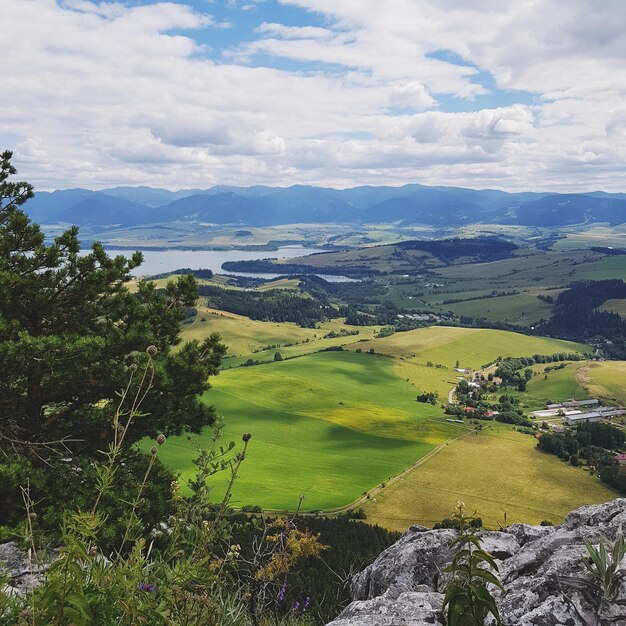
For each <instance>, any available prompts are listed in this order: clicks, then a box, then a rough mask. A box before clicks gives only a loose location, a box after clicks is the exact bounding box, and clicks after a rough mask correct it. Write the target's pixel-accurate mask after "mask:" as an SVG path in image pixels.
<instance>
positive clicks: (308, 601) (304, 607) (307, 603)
mask: <svg viewBox="0 0 626 626" xmlns="http://www.w3.org/2000/svg"><path fill="white" fill-rule="evenodd" d="M309 604H311V598H309V596H307V597H306V600H305V601H304V606H303V607H302V610H303V611H306V610H307V607H308V606H309Z"/></svg>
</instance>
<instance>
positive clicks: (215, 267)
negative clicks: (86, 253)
mask: <svg viewBox="0 0 626 626" xmlns="http://www.w3.org/2000/svg"><path fill="white" fill-rule="evenodd" d="M138 249H139V250H141V248H138ZM106 251H107V253H108V254H109V255H118V254H121V255H123V256H125V257H129V256H130V255H131V254H132V253H133V251H132V250H118V249H116V248H107V249H106ZM141 252H142V254H143V263H142V264H141V265H140V266H139V267H138V268H137V269H136V270H134V272H133V273H134V274H135V275H136V276H153V275H154V274H164V273H166V272H171V271H173V270H177V269H180V268H183V267H189V268H191V269H199V268H203V269H209V270H212V271H213V272H215V273H216V274H224V273H228V274H231V275H233V276H250V277H253V278H267V279H271V278H277V277H278V276H285V273H283V274H265V273H263V274H261V273H259V274H254V273H249V272H224V270H222V263H225V262H226V261H256V260H259V259H268V258H273V259H292V258H294V257H298V256H304V255H307V254H313V253H315V252H324V250H320V249H318V248H304V247H302V246H284V247H282V248H278V250H141ZM316 276H319V277H321V278H324V279H325V280H327V281H329V282H334V283H341V282H352V281H353V280H354V279H352V278H348V277H347V276H331V275H328V274H316Z"/></svg>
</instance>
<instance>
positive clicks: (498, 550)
mask: <svg viewBox="0 0 626 626" xmlns="http://www.w3.org/2000/svg"><path fill="white" fill-rule="evenodd" d="M479 536H480V538H481V539H482V546H483V548H484V549H485V550H486V551H487V552H489V554H491V556H492V557H493V558H494V559H498V560H500V561H503V560H504V559H508V558H509V557H511V556H513V555H514V554H516V553H517V552H519V549H520V545H519V543H518V542H517V539H516V538H515V537H514V536H513V535H508V534H507V533H498V532H492V531H483V532H481V533H479Z"/></svg>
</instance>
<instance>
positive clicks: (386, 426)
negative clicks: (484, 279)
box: [160, 309, 585, 510]
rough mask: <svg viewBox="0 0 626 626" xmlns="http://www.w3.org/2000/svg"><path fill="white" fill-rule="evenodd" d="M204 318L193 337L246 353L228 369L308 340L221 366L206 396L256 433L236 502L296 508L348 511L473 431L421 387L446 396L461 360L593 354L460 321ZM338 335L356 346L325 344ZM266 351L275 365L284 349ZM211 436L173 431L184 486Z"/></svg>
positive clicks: (235, 434) (171, 454)
mask: <svg viewBox="0 0 626 626" xmlns="http://www.w3.org/2000/svg"><path fill="white" fill-rule="evenodd" d="M199 316H200V319H202V318H204V320H205V321H204V322H201V321H199V322H197V323H196V324H195V325H194V324H192V325H189V326H188V327H187V328H186V329H185V331H184V336H185V338H192V337H194V338H201V337H202V336H204V335H206V334H207V333H210V332H215V331H219V332H221V333H222V334H223V336H224V339H225V341H226V342H227V343H230V344H231V345H232V346H233V350H234V351H236V352H237V353H238V354H239V356H238V357H237V358H233V359H227V360H226V361H225V367H227V368H228V367H229V366H230V364H231V361H234V362H235V363H234V364H237V363H240V362H241V361H242V360H244V359H245V358H246V357H247V356H248V355H253V356H254V358H255V359H256V358H259V355H263V352H254V350H256V349H258V346H261V345H262V344H263V343H264V342H265V341H268V342H276V343H280V342H285V341H287V342H293V341H294V340H296V341H298V340H299V341H303V340H304V341H305V342H304V343H295V344H294V345H292V346H287V347H284V348H283V347H281V348H280V351H281V354H282V355H283V357H284V358H286V359H287V360H283V361H281V362H271V363H267V364H263V365H257V366H253V367H234V368H231V369H226V370H224V371H222V373H221V374H220V375H219V376H218V377H217V378H216V379H215V381H214V383H213V384H214V388H213V389H212V390H211V391H210V392H209V393H208V394H207V395H206V401H207V402H210V403H211V404H213V405H214V406H215V407H216V409H217V411H218V414H219V415H220V416H221V417H222V418H223V420H224V433H223V434H224V437H223V439H224V440H225V441H229V440H239V439H240V437H241V434H242V433H243V432H251V433H252V435H253V440H252V443H251V447H250V454H249V458H248V459H247V461H246V463H245V464H244V465H243V467H242V469H241V474H240V477H239V479H238V481H237V486H236V492H235V500H236V502H235V504H238V505H247V504H258V505H261V506H263V507H264V508H267V509H293V508H294V507H295V506H296V505H297V501H298V497H299V496H300V495H304V496H305V500H304V502H303V507H304V509H305V510H316V509H332V508H336V507H342V506H345V505H347V504H349V503H350V502H352V501H354V500H356V499H357V498H359V497H360V496H361V495H362V494H363V493H364V492H367V491H369V490H370V489H371V488H373V487H375V486H376V485H379V484H381V483H383V482H385V481H387V480H389V478H391V477H393V476H395V475H397V474H399V473H400V472H402V471H403V470H404V469H405V468H407V467H409V466H411V465H412V464H414V463H415V462H416V461H418V460H419V459H420V458H422V457H423V456H424V455H426V454H428V453H429V452H431V451H433V449H435V448H436V447H437V446H439V445H441V444H445V442H447V441H450V440H451V439H454V438H456V437H458V436H459V435H460V434H463V433H466V432H468V430H470V427H469V425H467V426H466V425H459V424H453V423H450V422H447V421H446V419H445V416H444V414H443V412H442V410H441V409H440V408H439V407H436V406H432V405H429V404H423V403H417V402H415V396H416V393H417V391H418V390H419V391H424V390H426V391H437V392H438V393H439V394H440V396H442V397H443V396H445V395H447V392H448V391H449V390H450V389H452V387H453V386H454V385H455V384H456V382H457V380H458V378H457V376H458V375H457V374H456V372H455V371H454V366H455V363H456V361H457V360H460V361H461V363H462V364H463V366H464V367H472V368H478V367H480V366H481V365H483V364H485V363H487V362H490V361H492V360H493V359H495V358H496V357H497V356H507V355H511V356H523V355H527V354H528V355H530V354H534V353H543V354H552V353H554V352H562V351H567V352H572V351H583V350H584V349H585V347H584V346H582V345H579V344H573V343H570V342H564V341H559V340H554V339H547V338H541V337H529V336H526V335H521V334H517V333H511V332H507V331H499V330H486V329H469V328H449V327H430V328H422V329H417V330H413V331H408V332H403V333H396V334H394V335H391V336H389V337H381V338H374V331H375V330H376V329H374V328H371V327H364V328H363V327H362V328H359V335H351V336H347V337H345V336H344V337H342V336H339V337H334V338H328V339H323V338H321V337H322V336H323V334H324V333H325V332H328V331H329V329H332V330H335V332H338V331H340V330H341V322H340V321H339V320H333V321H332V322H328V323H326V324H325V325H324V328H323V329H302V328H299V327H297V326H295V325H293V324H273V323H269V322H255V321H252V320H248V319H247V318H243V317H241V316H233V315H231V314H226V313H223V312H215V311H214V312H212V314H211V312H209V311H207V310H202V309H201V310H200V311H199ZM326 326H327V327H328V328H326ZM306 339H309V341H306ZM364 340H365V341H364ZM329 342H333V344H334V345H341V344H343V345H344V346H345V348H346V349H344V351H341V352H336V351H332V352H318V351H316V350H319V349H320V348H323V347H328V344H329ZM357 349H359V350H360V352H356V350H357ZM372 349H373V350H374V353H373V354H372V353H370V350H372ZM264 352H265V353H266V354H267V356H268V357H269V358H270V360H271V357H272V356H273V354H274V352H275V349H270V350H266V351H264ZM385 355H388V356H385ZM290 357H291V358H290ZM261 360H263V359H261ZM428 361H431V362H432V364H433V365H432V366H428V365H426V364H427V362H428ZM436 365H439V367H437V366H436ZM209 441H210V432H208V431H205V432H203V433H202V434H201V435H199V436H196V437H195V438H194V440H192V441H189V440H188V439H187V438H185V437H175V438H170V439H169V440H168V443H167V445H166V446H164V447H163V448H162V449H161V452H160V456H161V458H162V460H163V461H165V462H166V463H167V464H168V465H170V466H171V467H173V468H175V469H176V470H178V471H180V472H181V479H182V481H183V482H184V481H185V479H186V478H187V477H189V476H190V475H191V472H192V470H193V468H194V466H193V463H192V459H193V457H194V446H195V444H196V443H198V444H201V445H203V446H207V445H209ZM416 471H417V470H416ZM450 471H451V480H452V479H453V475H454V473H455V471H454V468H452V467H451V468H450ZM522 495H523V494H522ZM522 495H520V497H522ZM524 497H525V495H524Z"/></svg>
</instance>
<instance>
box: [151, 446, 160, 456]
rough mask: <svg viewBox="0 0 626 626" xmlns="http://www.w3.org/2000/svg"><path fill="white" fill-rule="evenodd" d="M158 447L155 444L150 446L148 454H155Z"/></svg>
mask: <svg viewBox="0 0 626 626" xmlns="http://www.w3.org/2000/svg"><path fill="white" fill-rule="evenodd" d="M158 451H159V450H158V448H157V447H156V446H152V447H151V448H150V454H152V455H155V454H156V453H157V452H158Z"/></svg>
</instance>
